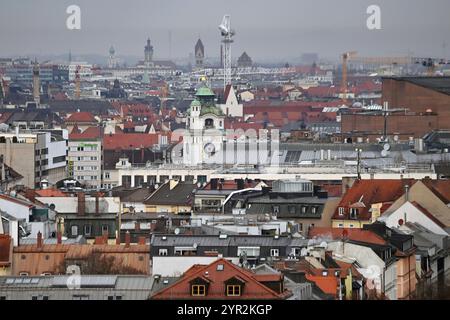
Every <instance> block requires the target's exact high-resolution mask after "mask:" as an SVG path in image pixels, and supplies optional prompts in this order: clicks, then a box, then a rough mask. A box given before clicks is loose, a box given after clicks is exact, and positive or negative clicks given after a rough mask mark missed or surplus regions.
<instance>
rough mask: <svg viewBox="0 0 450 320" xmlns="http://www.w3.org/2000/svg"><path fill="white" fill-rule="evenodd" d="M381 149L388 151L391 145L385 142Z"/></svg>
mask: <svg viewBox="0 0 450 320" xmlns="http://www.w3.org/2000/svg"><path fill="white" fill-rule="evenodd" d="M383 149H384V150H386V151H389V150H390V149H391V145H390V144H389V143H385V144H384V146H383Z"/></svg>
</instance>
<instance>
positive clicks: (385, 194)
mask: <svg viewBox="0 0 450 320" xmlns="http://www.w3.org/2000/svg"><path fill="white" fill-rule="evenodd" d="M414 183H415V181H414V180H413V179H403V180H402V179H400V180H394V179H374V180H356V181H355V183H354V184H353V186H352V187H351V188H350V189H348V190H347V192H346V193H345V194H344V195H343V197H342V199H341V201H340V202H339V205H338V208H336V211H335V213H334V215H333V219H339V220H347V219H350V214H349V210H348V208H350V207H358V209H359V210H358V218H357V219H358V220H369V219H370V218H371V217H372V213H371V212H370V208H371V205H372V204H375V203H393V202H394V201H395V200H397V199H398V198H400V197H401V196H402V195H403V194H404V193H405V185H409V186H411V185H412V184H414ZM362 204H364V206H362ZM339 207H343V208H345V209H346V210H345V213H344V214H343V215H339V211H338V210H339Z"/></svg>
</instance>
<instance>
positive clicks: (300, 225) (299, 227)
mask: <svg viewBox="0 0 450 320" xmlns="http://www.w3.org/2000/svg"><path fill="white" fill-rule="evenodd" d="M298 230H299V231H303V223H299V224H298Z"/></svg>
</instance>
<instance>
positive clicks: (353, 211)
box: [350, 208, 358, 219]
mask: <svg viewBox="0 0 450 320" xmlns="http://www.w3.org/2000/svg"><path fill="white" fill-rule="evenodd" d="M357 217H358V209H357V208H350V219H356V218H357Z"/></svg>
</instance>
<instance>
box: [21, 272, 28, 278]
mask: <svg viewBox="0 0 450 320" xmlns="http://www.w3.org/2000/svg"><path fill="white" fill-rule="evenodd" d="M19 276H21V277H28V272H20V273H19Z"/></svg>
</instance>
